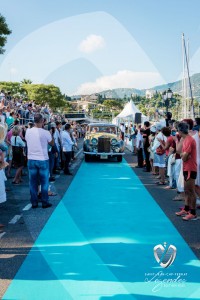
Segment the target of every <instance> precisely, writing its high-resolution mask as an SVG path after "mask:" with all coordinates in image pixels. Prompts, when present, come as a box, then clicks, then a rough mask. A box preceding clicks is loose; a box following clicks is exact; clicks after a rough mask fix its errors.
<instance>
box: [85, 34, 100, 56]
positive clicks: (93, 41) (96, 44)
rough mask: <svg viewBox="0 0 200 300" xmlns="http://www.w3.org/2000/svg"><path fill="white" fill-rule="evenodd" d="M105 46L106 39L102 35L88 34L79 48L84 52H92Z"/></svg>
mask: <svg viewBox="0 0 200 300" xmlns="http://www.w3.org/2000/svg"><path fill="white" fill-rule="evenodd" d="M104 47H105V40H104V38H103V37H102V36H100V35H95V34H91V35H88V36H87V38H86V39H85V40H83V41H82V42H81V43H80V45H79V50H80V51H81V52H84V53H91V52H94V51H96V50H99V49H102V48H104Z"/></svg>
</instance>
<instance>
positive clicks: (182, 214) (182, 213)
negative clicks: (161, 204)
mask: <svg viewBox="0 0 200 300" xmlns="http://www.w3.org/2000/svg"><path fill="white" fill-rule="evenodd" d="M175 214H176V215H177V216H180V217H181V216H186V215H188V214H189V211H186V210H185V209H181V211H178V212H176V213H175Z"/></svg>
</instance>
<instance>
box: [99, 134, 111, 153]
mask: <svg viewBox="0 0 200 300" xmlns="http://www.w3.org/2000/svg"><path fill="white" fill-rule="evenodd" d="M98 152H110V138H102V137H99V138H98Z"/></svg>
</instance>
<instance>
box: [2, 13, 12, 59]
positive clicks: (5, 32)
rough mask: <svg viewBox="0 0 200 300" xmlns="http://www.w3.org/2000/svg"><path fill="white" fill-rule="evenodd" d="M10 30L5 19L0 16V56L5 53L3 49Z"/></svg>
mask: <svg viewBox="0 0 200 300" xmlns="http://www.w3.org/2000/svg"><path fill="white" fill-rule="evenodd" d="M11 32H12V31H11V30H10V29H9V28H8V25H7V23H6V20H5V18H4V17H3V16H2V15H1V14H0V54H3V53H4V52H5V49H4V48H3V47H4V46H5V44H6V42H7V35H9V34H11Z"/></svg>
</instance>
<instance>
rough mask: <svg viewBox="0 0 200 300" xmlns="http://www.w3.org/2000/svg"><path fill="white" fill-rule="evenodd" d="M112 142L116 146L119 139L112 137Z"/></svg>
mask: <svg viewBox="0 0 200 300" xmlns="http://www.w3.org/2000/svg"><path fill="white" fill-rule="evenodd" d="M110 143H111V145H112V146H115V145H116V144H117V143H118V141H117V139H112V140H111V141H110Z"/></svg>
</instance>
